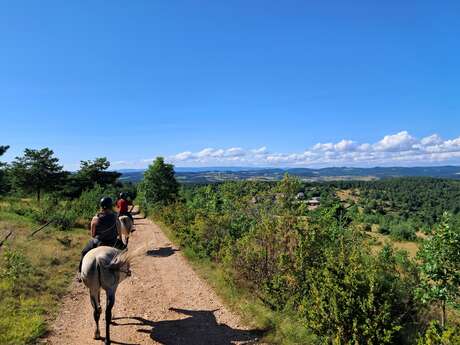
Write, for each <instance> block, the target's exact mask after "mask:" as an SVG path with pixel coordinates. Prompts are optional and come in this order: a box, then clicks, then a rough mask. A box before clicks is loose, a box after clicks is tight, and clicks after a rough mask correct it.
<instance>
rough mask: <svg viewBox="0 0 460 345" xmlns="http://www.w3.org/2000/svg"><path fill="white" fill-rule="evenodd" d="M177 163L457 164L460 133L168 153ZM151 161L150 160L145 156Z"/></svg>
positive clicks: (402, 133)
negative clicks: (297, 147)
mask: <svg viewBox="0 0 460 345" xmlns="http://www.w3.org/2000/svg"><path fill="white" fill-rule="evenodd" d="M167 160H168V161H170V162H172V163H175V164H178V165H202V166H206V165H241V164H244V165H247V166H251V165H253V166H334V165H342V166H343V165H352V166H376V165H414V164H418V165H430V164H432V163H435V164H442V163H445V164H460V137H458V138H453V139H449V140H444V139H442V138H441V137H440V136H439V135H437V134H433V135H430V136H427V137H424V138H421V139H417V138H416V137H414V136H412V135H410V134H409V133H408V132H407V131H401V132H399V133H396V134H389V135H385V136H384V137H383V138H382V139H381V140H378V141H376V142H375V143H359V142H357V141H354V140H351V139H342V140H339V141H337V142H336V143H335V144H334V143H332V142H328V143H317V144H315V145H313V146H312V147H311V148H308V149H306V150H305V151H303V152H270V151H269V150H268V149H267V147H266V146H262V147H259V148H252V149H244V148H241V147H238V146H235V147H229V148H219V149H216V148H204V149H202V150H200V151H197V152H192V151H185V152H181V153H178V154H176V155H172V156H170V157H167ZM146 161H148V162H150V160H146Z"/></svg>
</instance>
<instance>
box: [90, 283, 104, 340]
mask: <svg viewBox="0 0 460 345" xmlns="http://www.w3.org/2000/svg"><path fill="white" fill-rule="evenodd" d="M90 299H91V305H92V306H93V316H94V322H95V323H96V330H95V331H94V339H100V338H101V333H100V331H99V318H100V317H101V313H102V310H101V304H100V292H99V291H91V292H90Z"/></svg>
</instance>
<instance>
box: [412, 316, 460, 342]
mask: <svg viewBox="0 0 460 345" xmlns="http://www.w3.org/2000/svg"><path fill="white" fill-rule="evenodd" d="M458 344H460V328H459V327H446V328H442V327H441V325H440V324H439V322H438V321H432V322H431V323H430V325H429V327H428V328H427V330H426V331H425V334H423V336H421V337H420V338H419V340H418V342H417V345H458Z"/></svg>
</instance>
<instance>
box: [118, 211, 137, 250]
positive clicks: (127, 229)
mask: <svg viewBox="0 0 460 345" xmlns="http://www.w3.org/2000/svg"><path fill="white" fill-rule="evenodd" d="M118 220H119V221H120V225H121V227H120V237H121V240H122V242H123V244H124V245H125V246H128V241H129V236H130V235H131V232H132V230H133V226H134V223H133V221H132V220H131V219H130V218H129V217H128V216H120V217H118Z"/></svg>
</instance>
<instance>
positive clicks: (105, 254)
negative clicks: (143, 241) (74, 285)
mask: <svg viewBox="0 0 460 345" xmlns="http://www.w3.org/2000/svg"><path fill="white" fill-rule="evenodd" d="M130 275H131V271H130V257H129V256H128V253H127V252H126V251H121V250H119V249H116V248H112V247H106V246H101V247H97V248H95V249H92V250H91V251H89V252H88V254H86V255H85V257H84V258H83V263H82V270H81V278H82V280H83V282H84V283H85V285H86V286H87V287H88V289H89V295H90V298H91V304H92V306H93V309H94V313H93V315H94V321H95V322H96V331H95V332H94V339H100V338H101V336H100V332H99V317H100V316H101V313H102V308H101V304H100V294H101V288H102V289H104V290H105V293H106V296H107V305H106V308H105V325H106V326H105V332H106V333H105V341H104V343H105V344H106V345H109V344H110V323H111V321H112V308H113V305H114V304H115V292H116V291H117V287H118V285H119V284H120V283H121V282H122V281H123V280H124V279H126V278H127V277H129V276H130Z"/></svg>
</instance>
